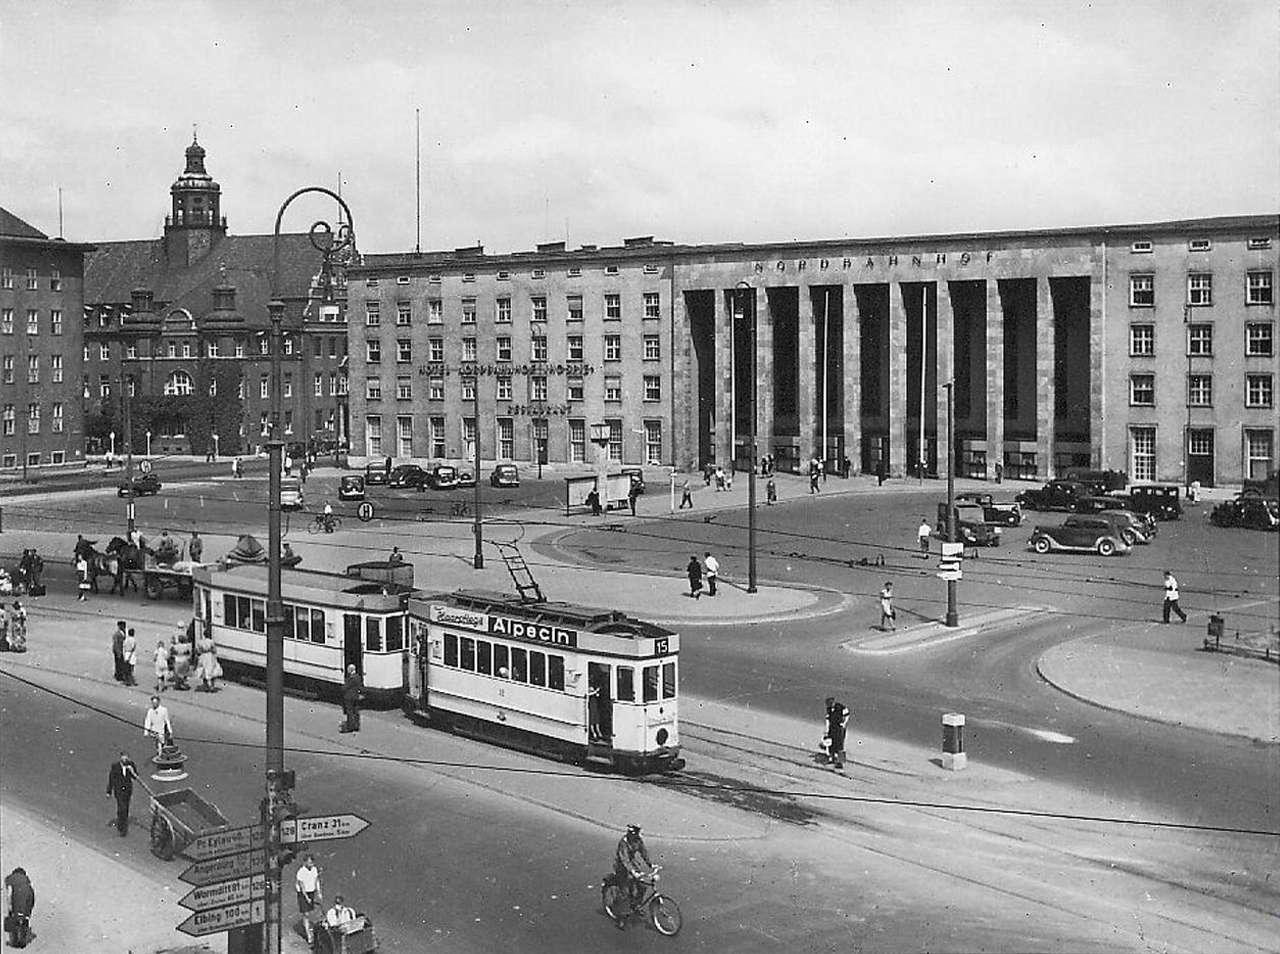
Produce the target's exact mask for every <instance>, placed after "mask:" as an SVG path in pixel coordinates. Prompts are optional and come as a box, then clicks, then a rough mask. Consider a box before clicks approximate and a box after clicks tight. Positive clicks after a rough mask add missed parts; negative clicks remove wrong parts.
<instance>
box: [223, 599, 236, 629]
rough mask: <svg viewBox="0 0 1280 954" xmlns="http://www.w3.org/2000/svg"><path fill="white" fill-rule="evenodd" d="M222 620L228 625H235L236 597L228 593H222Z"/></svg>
mask: <svg viewBox="0 0 1280 954" xmlns="http://www.w3.org/2000/svg"><path fill="white" fill-rule="evenodd" d="M222 621H223V622H224V623H226V624H227V625H228V626H235V625H236V598H235V597H234V596H232V595H231V594H230V593H223V594H222Z"/></svg>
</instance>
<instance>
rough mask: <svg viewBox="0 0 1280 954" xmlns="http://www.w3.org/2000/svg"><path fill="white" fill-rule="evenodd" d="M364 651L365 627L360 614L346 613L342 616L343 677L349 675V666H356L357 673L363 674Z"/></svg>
mask: <svg viewBox="0 0 1280 954" xmlns="http://www.w3.org/2000/svg"><path fill="white" fill-rule="evenodd" d="M363 649H364V627H363V626H361V624H360V614H359V613H344V614H343V616H342V675H343V676H345V675H346V673H347V667H348V666H355V667H356V672H359V673H363V672H364V667H363V666H361V665H360V657H361V652H362V650H363Z"/></svg>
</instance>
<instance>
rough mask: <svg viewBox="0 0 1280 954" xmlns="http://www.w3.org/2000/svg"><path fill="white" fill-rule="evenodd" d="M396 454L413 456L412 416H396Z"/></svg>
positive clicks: (398, 455)
mask: <svg viewBox="0 0 1280 954" xmlns="http://www.w3.org/2000/svg"><path fill="white" fill-rule="evenodd" d="M396 442H397V445H398V446H397V449H396V456H397V457H412V456H413V418H412V417H408V416H401V417H397V418H396Z"/></svg>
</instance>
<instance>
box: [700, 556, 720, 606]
mask: <svg viewBox="0 0 1280 954" xmlns="http://www.w3.org/2000/svg"><path fill="white" fill-rule="evenodd" d="M702 565H703V568H704V572H703V576H705V577H706V580H707V595H708V596H715V595H716V580H717V579H718V578H719V576H720V561H719V560H717V559H716V558H715V557H713V556H712V555H711V553H710V551H708V552H707V554H706V555H705V556H704V557H703V560H702Z"/></svg>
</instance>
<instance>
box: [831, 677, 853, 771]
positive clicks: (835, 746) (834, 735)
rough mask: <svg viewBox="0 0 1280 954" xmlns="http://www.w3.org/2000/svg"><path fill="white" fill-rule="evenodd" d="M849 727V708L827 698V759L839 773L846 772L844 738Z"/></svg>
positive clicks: (833, 699) (832, 698)
mask: <svg viewBox="0 0 1280 954" xmlns="http://www.w3.org/2000/svg"><path fill="white" fill-rule="evenodd" d="M848 725H849V708H848V706H846V705H845V704H844V703H843V702H836V700H835V698H834V697H832V696H827V739H828V740H829V745H828V747H827V759H828V761H829V762H830V763H831V764H832V765H833V766H835V769H836V771H837V772H839V771H843V770H844V736H845V731H846V729H847V727H848Z"/></svg>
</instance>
